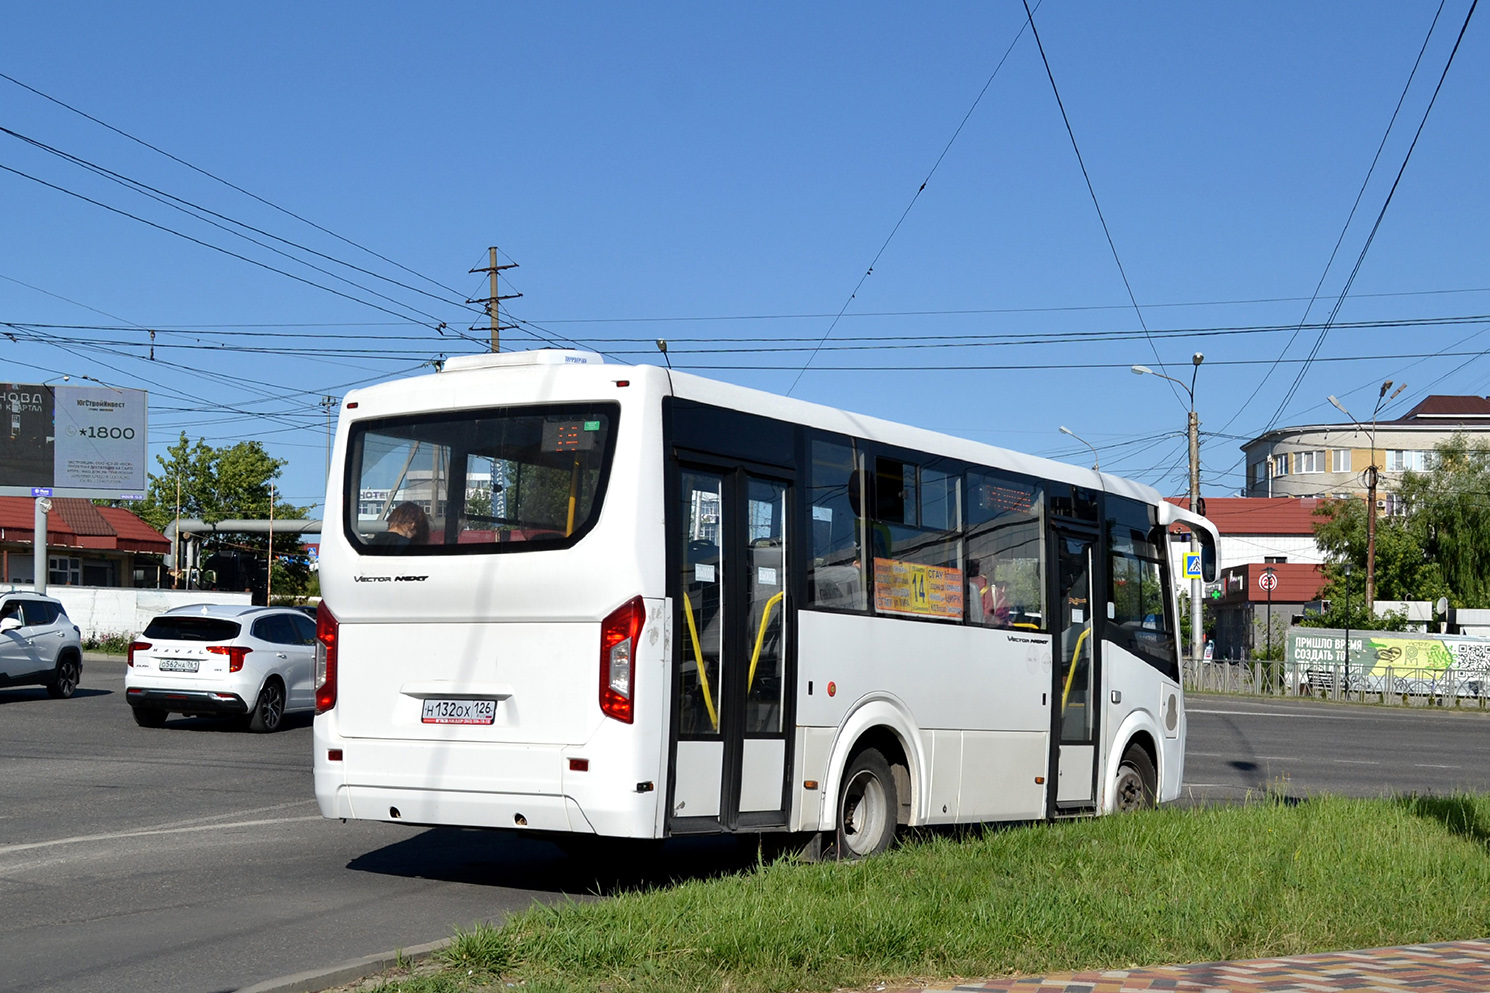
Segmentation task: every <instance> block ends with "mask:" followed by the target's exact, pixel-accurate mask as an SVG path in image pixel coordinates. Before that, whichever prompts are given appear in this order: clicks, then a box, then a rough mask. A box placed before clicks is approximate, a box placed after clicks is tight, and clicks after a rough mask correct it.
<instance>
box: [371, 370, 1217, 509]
mask: <svg viewBox="0 0 1490 993" xmlns="http://www.w3.org/2000/svg"><path fill="white" fill-rule="evenodd" d="M579 356H582V357H583V358H578V359H576V358H572V357H579ZM467 376H470V377H473V379H474V378H475V377H480V378H479V380H477V382H481V381H485V380H486V379H487V378H488V377H495V378H501V379H504V380H505V379H508V378H509V377H514V376H522V377H525V378H526V377H534V376H538V377H542V379H543V380H544V381H547V382H550V383H551V382H554V380H555V377H559V376H562V377H564V379H565V380H566V381H578V382H588V381H593V382H595V383H596V384H598V383H601V382H615V381H617V380H619V379H629V380H630V382H631V385H632V386H633V387H639V388H641V389H643V390H646V391H648V392H651V393H655V394H657V395H659V396H665V395H667V394H668V393H669V392H671V393H672V395H674V396H677V397H680V398H684V399H689V400H696V401H698V402H700V403H707V404H712V405H716V406H720V407H728V408H731V409H734V410H740V411H745V412H748V413H753V414H759V415H761V416H763V417H771V418H775V419H777V420H782V421H787V422H791V423H799V424H803V425H806V426H809V427H814V428H818V429H820V430H824V431H832V432H835V433H838V434H844V435H849V436H852V437H857V438H864V439H867V440H871V441H878V442H883V443H885V444H890V445H896V446H899V447H902V448H909V449H913V450H918V451H926V452H931V453H935V454H938V455H945V456H949V457H953V458H960V459H964V460H966V461H969V462H973V463H979V464H985V465H993V466H999V467H1002V468H1006V469H1009V470H1011V471H1014V472H1020V473H1024V474H1026V475H1030V476H1036V477H1040V478H1044V479H1050V480H1053V481H1059V482H1066V483H1071V484H1074V485H1077V486H1086V487H1090V488H1093V489H1101V490H1104V491H1105V492H1108V493H1113V494H1117V495H1120V496H1127V497H1131V498H1133V499H1136V500H1142V501H1144V502H1145V503H1151V504H1155V505H1163V504H1164V501H1163V499H1162V497H1161V496H1160V494H1159V491H1158V490H1156V489H1154V488H1153V487H1152V486H1148V485H1146V484H1144V483H1139V482H1136V481H1134V480H1131V479H1126V478H1124V477H1122V476H1113V475H1109V474H1108V473H1098V472H1096V471H1094V470H1091V469H1085V468H1082V467H1080V466H1073V465H1071V464H1069V463H1066V462H1060V461H1057V460H1055V459H1048V458H1042V457H1040V456H1037V455H1027V454H1025V453H1023V452H1016V451H1011V450H1010V449H1006V448H1000V447H998V446H996V445H988V444H984V443H982V442H977V441H971V440H968V439H966V438H959V437H957V436H956V435H950V434H944V433H941V432H937V431H931V430H928V429H926V428H918V427H912V426H910V425H907V424H900V423H897V422H894V421H888V420H884V419H883V418H879V417H872V416H870V415H868V414H859V413H854V412H852V411H847V410H840V409H838V408H835V407H828V406H825V405H823V404H818V403H812V402H810V401H807V400H798V399H795V398H793V397H787V396H781V395H780V394H776V393H769V392H766V391H764V390H757V389H752V388H750V387H746V386H736V385H734V384H732V383H725V382H721V381H719V380H716V379H709V378H707V377H705V376H697V375H694V374H692V373H687V372H673V371H670V370H667V369H664V368H662V367H660V366H655V365H623V364H612V363H607V362H604V361H603V360H602V359H601V358H600V357H599V356H597V355H595V354H594V353H590V352H578V351H573V350H568V349H533V350H530V351H527V352H504V353H501V354H500V355H480V356H463V357H461V358H460V359H459V360H457V359H451V360H450V362H449V363H448V364H447V367H446V370H445V371H443V372H439V373H435V374H431V375H425V376H415V377H411V378H409V379H402V380H396V381H392V382H388V383H381V384H378V385H376V386H370V387H366V388H364V389H360V390H356V391H353V392H350V393H348V394H347V398H346V399H347V400H348V401H357V402H359V403H368V404H369V405H370V406H375V407H377V408H380V411H379V415H378V416H384V415H387V414H389V413H392V410H390V409H389V408H390V407H391V406H393V405H394V404H395V403H396V402H397V399H398V398H399V397H400V395H402V396H404V397H406V398H407V399H408V400H411V401H413V405H412V406H411V407H410V408H409V409H411V410H441V409H443V410H448V409H458V408H461V407H467V406H476V405H482V406H486V405H490V404H491V397H492V394H491V392H490V391H489V390H488V389H481V388H478V387H476V385H475V384H474V383H473V389H472V390H471V391H470V393H469V398H468V397H467V392H466V391H465V390H461V389H454V388H453V387H454V386H455V382H454V381H459V380H461V379H464V378H465V377H467ZM420 387H425V388H420ZM411 388H412V391H411ZM565 392H566V393H567V392H569V391H568V390H566V391H565ZM1170 506H1172V505H1170ZM1183 516H1186V517H1193V516H1194V515H1190V514H1186V515H1183Z"/></svg>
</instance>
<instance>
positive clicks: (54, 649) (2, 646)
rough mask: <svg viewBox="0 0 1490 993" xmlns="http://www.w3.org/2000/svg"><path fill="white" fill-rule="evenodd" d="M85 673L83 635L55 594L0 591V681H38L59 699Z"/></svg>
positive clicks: (14, 683) (13, 683) (17, 683)
mask: <svg viewBox="0 0 1490 993" xmlns="http://www.w3.org/2000/svg"><path fill="white" fill-rule="evenodd" d="M82 675H83V641H82V637H81V633H80V632H79V631H78V628H77V625H75V624H74V623H73V622H72V620H71V619H70V618H69V617H68V616H67V611H66V610H64V609H63V608H62V603H61V601H59V600H53V599H52V598H51V597H49V596H40V595H39V594H36V593H20V592H15V593H0V686H27V685H38V684H39V685H41V686H45V687H46V688H47V693H49V694H50V695H52V696H54V697H56V698H57V699H59V700H65V699H67V698H68V697H70V696H72V693H73V690H75V689H77V688H78V680H79V679H81V678H82Z"/></svg>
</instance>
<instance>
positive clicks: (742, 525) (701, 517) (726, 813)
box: [668, 466, 790, 833]
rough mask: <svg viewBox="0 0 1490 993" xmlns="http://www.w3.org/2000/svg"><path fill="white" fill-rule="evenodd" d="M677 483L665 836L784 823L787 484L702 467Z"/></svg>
mask: <svg viewBox="0 0 1490 993" xmlns="http://www.w3.org/2000/svg"><path fill="white" fill-rule="evenodd" d="M678 478H679V479H680V482H681V487H680V491H681V492H680V493H679V495H678V498H679V503H678V505H677V511H678V514H677V517H676V518H675V520H676V521H677V522H678V528H679V530H680V531H681V533H677V534H675V535H674V541H675V542H677V544H678V547H679V548H680V549H681V551H682V556H681V570H680V573H681V574H680V575H679V576H678V578H677V587H676V589H677V593H676V594H675V599H676V604H677V612H678V614H679V616H678V617H677V618H676V619H675V626H674V628H673V630H674V631H676V632H678V635H677V636H676V637H675V638H674V639H673V644H674V656H673V657H674V676H673V711H674V720H673V735H672V757H671V770H672V772H671V776H670V782H669V794H668V812H669V816H668V822H669V830H670V831H671V832H672V833H693V832H711V831H731V830H736V829H747V830H748V829H750V828H759V827H772V826H782V825H785V823H786V809H785V807H786V803H785V797H786V773H787V736H786V730H785V728H786V725H785V716H786V715H785V713H784V710H785V705H786V702H787V696H786V685H787V680H786V676H787V670H786V662H787V653H786V637H785V632H786V624H787V621H786V583H787V573H786V562H787V559H786V555H787V546H786V537H787V535H786V515H787V512H788V510H789V508H790V502H789V501H790V487H789V486H788V485H787V484H786V483H785V482H781V481H778V480H772V479H767V478H764V477H760V476H756V475H752V474H750V473H747V472H744V471H742V470H738V469H734V470H718V469H711V468H708V467H703V466H700V467H690V466H684V467H682V468H681V469H680V471H679V475H678Z"/></svg>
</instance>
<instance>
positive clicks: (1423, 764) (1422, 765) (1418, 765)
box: [1413, 762, 1464, 769]
mask: <svg viewBox="0 0 1490 993" xmlns="http://www.w3.org/2000/svg"><path fill="white" fill-rule="evenodd" d="M1413 768H1414V769H1462V768H1464V766H1462V765H1431V764H1430V763H1427V762H1418V763H1415V764H1414V765H1413Z"/></svg>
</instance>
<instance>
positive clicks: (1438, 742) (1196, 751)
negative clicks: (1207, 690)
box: [1184, 694, 1490, 801]
mask: <svg viewBox="0 0 1490 993" xmlns="http://www.w3.org/2000/svg"><path fill="white" fill-rule="evenodd" d="M1186 712H1187V715H1188V719H1189V738H1188V741H1187V748H1186V750H1185V780H1184V796H1185V797H1186V798H1189V799H1193V800H1205V801H1216V800H1239V799H1243V798H1245V797H1247V796H1249V795H1250V796H1259V795H1261V794H1263V793H1265V792H1269V791H1271V792H1275V793H1282V794H1286V795H1289V796H1295V797H1304V796H1310V795H1314V794H1319V793H1336V794H1341V795H1345V796H1357V797H1374V796H1385V795H1391V794H1402V793H1414V792H1416V793H1451V792H1454V791H1457V790H1472V791H1475V792H1490V713H1481V712H1466V711H1452V710H1437V709H1428V708H1416V707H1414V708H1407V707H1400V708H1399V707H1379V706H1361V705H1347V704H1331V703H1315V702H1313V701H1310V700H1306V699H1298V698H1293V699H1277V700H1264V699H1262V698H1244V697H1223V696H1201V695H1199V694H1190V695H1189V696H1187V697H1186Z"/></svg>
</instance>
